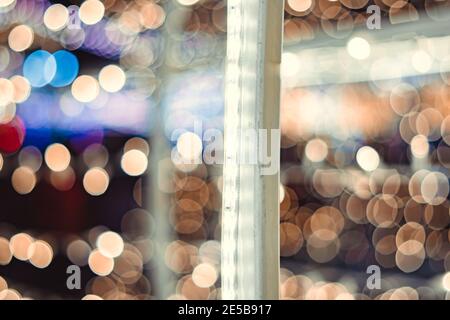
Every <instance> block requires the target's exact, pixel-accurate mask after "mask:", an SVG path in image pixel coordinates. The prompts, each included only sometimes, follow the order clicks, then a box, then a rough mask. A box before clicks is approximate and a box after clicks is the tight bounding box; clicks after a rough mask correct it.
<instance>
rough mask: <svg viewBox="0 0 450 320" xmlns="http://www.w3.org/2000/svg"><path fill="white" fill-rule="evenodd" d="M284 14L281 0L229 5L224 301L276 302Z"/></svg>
mask: <svg viewBox="0 0 450 320" xmlns="http://www.w3.org/2000/svg"><path fill="white" fill-rule="evenodd" d="M283 12H284V0H228V34H227V65H226V66H227V70H226V84H225V118H224V121H225V163H224V173H223V181H224V186H223V209H222V268H221V272H222V298H223V299H278V297H279V288H278V287H279V268H280V266H279V151H280V150H279V149H280V141H279V139H280V137H279V119H280V118H279V114H280V108H279V105H280V64H281V50H282V29H283ZM262 130H267V131H268V132H269V134H268V135H267V134H266V135H265V137H267V136H269V137H271V134H270V133H273V132H276V133H278V134H277V135H276V138H275V139H276V141H275V144H273V142H274V141H268V139H264V138H263V136H264V135H261V134H260V133H261V131H262ZM251 132H256V134H255V135H253V137H254V138H255V139H252V138H251V136H252V134H249V133H251ZM273 139H274V138H273V137H272V140H273ZM262 149H264V150H268V152H269V154H270V155H271V157H272V159H274V160H275V161H276V172H275V173H273V172H271V173H267V172H265V166H264V164H262V163H261V158H260V157H259V155H260V152H261V151H262ZM254 153H256V154H254ZM245 155H248V157H245ZM252 156H256V157H257V160H258V161H256V163H255V162H252V161H251V159H250V158H252ZM244 157H245V158H246V159H244ZM253 159H254V158H253Z"/></svg>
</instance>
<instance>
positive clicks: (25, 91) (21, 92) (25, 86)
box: [9, 76, 31, 103]
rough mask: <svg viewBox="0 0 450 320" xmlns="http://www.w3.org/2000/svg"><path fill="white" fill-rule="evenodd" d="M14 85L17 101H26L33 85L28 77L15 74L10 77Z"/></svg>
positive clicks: (14, 98)
mask: <svg viewBox="0 0 450 320" xmlns="http://www.w3.org/2000/svg"><path fill="white" fill-rule="evenodd" d="M9 80H10V81H11V83H12V84H13V86H14V97H13V100H14V102H15V103H22V102H25V101H26V100H27V99H28V98H29V96H30V93H31V85H30V82H29V81H28V80H27V78H25V77H22V76H13V77H11V79H9Z"/></svg>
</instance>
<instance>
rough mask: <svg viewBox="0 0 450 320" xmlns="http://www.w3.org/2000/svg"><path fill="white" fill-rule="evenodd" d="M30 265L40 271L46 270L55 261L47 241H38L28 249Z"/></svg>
mask: <svg viewBox="0 0 450 320" xmlns="http://www.w3.org/2000/svg"><path fill="white" fill-rule="evenodd" d="M28 259H29V260H30V263H31V264H32V265H33V266H35V267H36V268H39V269H44V268H46V267H47V266H48V265H49V264H50V263H51V262H52V259H53V249H52V247H51V246H50V245H49V244H48V243H47V242H45V241H42V240H38V241H36V242H34V243H32V244H31V245H30V246H29V247H28Z"/></svg>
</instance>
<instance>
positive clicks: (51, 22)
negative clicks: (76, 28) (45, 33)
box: [44, 4, 69, 32]
mask: <svg viewBox="0 0 450 320" xmlns="http://www.w3.org/2000/svg"><path fill="white" fill-rule="evenodd" d="M68 22H69V10H67V8H66V7H65V6H63V5H62V4H54V5H52V6H50V7H48V8H47V10H46V11H45V14H44V24H45V26H46V27H47V28H48V29H49V30H51V31H55V32H56V31H60V30H62V29H64V28H65V27H66V26H67V23H68Z"/></svg>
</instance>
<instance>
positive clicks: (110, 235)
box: [97, 231, 124, 258]
mask: <svg viewBox="0 0 450 320" xmlns="http://www.w3.org/2000/svg"><path fill="white" fill-rule="evenodd" d="M97 247H98V250H99V251H100V252H101V254H102V255H104V256H105V257H109V258H116V257H118V256H120V255H121V254H122V252H123V248H124V243H123V240H122V237H121V236H120V235H119V234H117V233H115V232H113V231H107V232H103V233H102V234H101V235H100V236H99V237H98V239H97Z"/></svg>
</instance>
